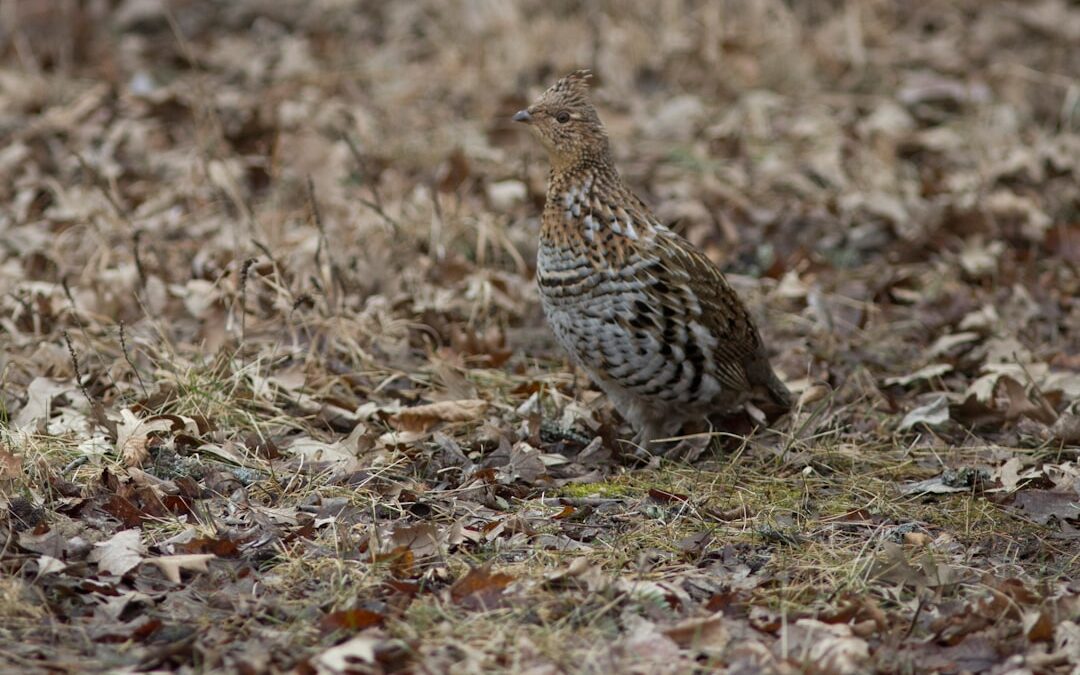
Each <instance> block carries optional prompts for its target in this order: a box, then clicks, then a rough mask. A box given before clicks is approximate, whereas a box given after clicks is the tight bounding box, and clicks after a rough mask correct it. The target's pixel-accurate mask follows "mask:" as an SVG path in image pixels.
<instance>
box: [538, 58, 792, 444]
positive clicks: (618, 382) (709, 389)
mask: <svg viewBox="0 0 1080 675" xmlns="http://www.w3.org/2000/svg"><path fill="white" fill-rule="evenodd" d="M571 77H574V76H571ZM574 84H576V83H574V82H570V83H569V84H568V83H567V81H566V79H565V78H564V80H560V83H559V84H556V86H555V87H552V89H549V90H548V92H546V93H545V95H544V96H542V97H541V99H540V100H539V101H538V102H537V104H535V105H534V106H533V107H531V108H530V109H529V112H530V117H531V118H532V119H536V118H538V117H540V116H541V115H543V114H545V112H546V113H547V114H548V115H549V116H551V117H552V118H553V119H554V118H555V116H556V115H558V114H559V113H560V112H563V111H564V110H569V111H572V112H573V113H574V114H576V115H577V116H578V117H576V118H572V119H571V120H568V121H567V122H565V123H564V124H562V125H560V124H559V122H557V121H555V122H552V123H551V125H552V126H555V125H559V126H557V127H555V131H560V132H563V137H562V140H563V141H566V140H567V139H569V141H575V140H576V141H580V142H579V143H577V144H574V143H569V145H571V146H575V145H576V146H581V147H568V148H564V149H563V154H562V155H559V154H557V153H559V151H560V147H559V143H558V142H551V141H552V139H550V138H545V137H544V133H545V131H549V132H550V131H551V130H546V129H543V128H540V129H539V133H540V134H541V140H544V141H545V145H546V146H548V150H549V154H551V155H552V163H553V169H552V172H551V175H550V178H549V183H548V191H547V201H546V204H545V207H544V212H543V219H542V228H541V233H540V248H539V253H538V258H537V280H538V282H539V285H540V296H541V300H542V303H543V308H544V314H545V316H546V317H547V320H548V323H549V325H550V326H551V329H552V331H553V332H554V333H555V336H556V338H557V339H558V341H559V343H560V344H561V345H562V346H563V347H564V348H565V349H566V351H567V352H568V353H569V354H570V356H571V358H572V359H573V360H574V362H575V363H576V364H577V365H578V366H580V367H581V368H582V369H584V370H585V371H586V372H587V373H588V374H589V376H590V377H591V378H592V379H593V380H594V381H595V382H596V383H597V384H598V385H599V386H600V387H601V388H602V389H603V390H604V392H605V393H606V394H607V395H608V397H609V398H610V399H611V401H612V403H613V404H614V405H615V407H616V408H617V409H618V410H619V412H620V413H621V414H622V415H623V416H624V417H625V418H626V419H627V421H629V422H630V423H631V424H632V425H633V426H634V427H635V429H637V430H638V432H639V433H638V438H637V440H638V442H639V443H646V442H648V441H651V440H654V439H656V438H660V437H664V436H669V435H672V434H675V433H677V432H678V431H679V429H680V428H681V427H682V426H683V425H684V424H685V423H687V422H688V421H690V420H693V419H694V418H705V417H708V416H709V415H712V414H717V413H723V412H726V411H729V410H730V409H732V408H734V407H736V406H738V405H740V404H741V403H743V402H744V401H746V400H747V399H749V398H752V397H757V398H760V399H764V400H769V401H770V402H771V403H772V404H774V405H776V406H780V407H782V408H785V409H786V408H788V407H790V394H789V393H788V391H787V389H786V387H784V385H783V383H782V382H781V381H780V380H779V379H778V378H777V377H776V375H775V374H774V373H773V370H772V368H771V367H770V365H769V363H768V359H767V356H766V353H765V349H764V346H763V343H762V340H761V336H760V334H759V333H758V330H757V328H756V327H755V325H754V322H753V320H752V319H751V317H750V314H749V313H748V312H747V310H746V307H745V306H744V305H743V303H742V302H741V301H740V299H739V298H738V296H737V295H736V294H735V292H734V290H733V289H732V288H731V286H730V285H729V284H728V282H727V280H726V279H725V278H724V275H723V274H722V273H721V272H720V270H719V269H718V268H717V267H716V266H715V265H714V264H713V263H712V261H710V260H709V259H708V258H707V257H705V256H704V254H702V253H701V252H700V251H699V250H697V249H696V248H694V247H693V246H692V245H691V244H690V243H689V242H687V241H686V240H685V239H683V238H682V237H680V236H678V235H677V234H675V233H674V232H672V231H671V230H669V229H668V228H667V227H665V226H664V225H663V224H661V223H660V222H658V221H657V220H656V218H655V217H654V216H653V215H652V214H651V213H650V212H649V210H648V208H647V207H646V206H645V204H644V203H643V202H642V201H641V200H640V199H638V198H637V197H636V196H635V195H634V194H633V193H632V192H631V191H630V190H629V189H628V188H627V187H626V185H625V184H624V183H623V182H622V180H621V178H620V177H619V174H618V172H617V171H616V169H615V167H614V165H613V163H612V161H611V158H610V152H609V151H608V146H607V138H606V134H604V133H603V128H602V126H600V125H599V119H598V118H596V115H595V111H593V110H592V107H591V105H590V104H589V103H588V101H587V99H586V98H585V97H584V95H583V88H584V83H583V82H581V83H580V84H578V86H573V85H574ZM560 89H561V90H562V91H572V92H573V94H574V96H573V100H572V101H568V100H566V97H563V96H559V91H560ZM563 116H564V117H566V115H565V114H564V115H563ZM575 119H582V120H589V121H590V123H589V124H588V125H582V128H579V129H577V131H578V132H579V133H578V136H580V138H575V137H574V134H573V131H574V129H573V128H572V126H569V125H570V122H572V121H574V120H575ZM592 120H595V122H592ZM535 126H540V123H539V122H538V123H536V124H535ZM564 126H565V127H567V128H566V129H562V128H560V127H564ZM598 134H599V135H601V136H602V138H590V135H593V136H595V135H598Z"/></svg>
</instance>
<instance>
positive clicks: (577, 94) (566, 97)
mask: <svg viewBox="0 0 1080 675" xmlns="http://www.w3.org/2000/svg"><path fill="white" fill-rule="evenodd" d="M592 76H593V74H592V71H591V70H575V71H574V72H572V73H570V74H569V75H567V76H565V77H563V78H562V79H560V80H559V81H558V82H556V83H555V84H553V85H551V88H550V89H548V90H547V94H545V98H548V97H550V98H552V99H555V100H559V101H560V102H562V103H563V104H564V105H586V104H588V100H589V80H591V79H592Z"/></svg>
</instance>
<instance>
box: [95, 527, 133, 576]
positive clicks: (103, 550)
mask: <svg viewBox="0 0 1080 675" xmlns="http://www.w3.org/2000/svg"><path fill="white" fill-rule="evenodd" d="M145 552H146V548H145V547H144V546H143V544H142V532H141V531H140V530H137V529H131V530H121V531H120V532H117V533H116V534H114V535H113V536H112V537H110V538H109V539H107V540H106V541H103V542H101V543H98V544H94V550H93V551H91V552H90V555H89V557H88V558H87V559H88V560H89V561H90V562H93V563H97V566H98V570H100V571H102V572H105V573H106V574H115V575H116V576H124V575H125V574H127V573H128V572H129V571H131V570H132V569H134V568H135V567H136V566H137V565H138V564H139V563H140V562H142V560H143V553H145Z"/></svg>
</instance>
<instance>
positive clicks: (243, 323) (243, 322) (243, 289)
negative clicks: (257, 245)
mask: <svg viewBox="0 0 1080 675" xmlns="http://www.w3.org/2000/svg"><path fill="white" fill-rule="evenodd" d="M255 260H256V258H248V259H247V260H245V261H244V264H243V265H241V266H240V346H241V351H240V363H241V365H246V364H245V363H244V353H243V349H242V348H243V346H244V342H245V341H246V340H247V280H248V271H249V270H250V269H251V266H252V265H254V264H255Z"/></svg>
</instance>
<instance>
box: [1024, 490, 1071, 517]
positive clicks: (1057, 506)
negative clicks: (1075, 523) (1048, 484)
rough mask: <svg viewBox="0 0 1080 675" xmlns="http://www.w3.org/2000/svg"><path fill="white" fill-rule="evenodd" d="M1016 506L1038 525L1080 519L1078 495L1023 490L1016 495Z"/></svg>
mask: <svg viewBox="0 0 1080 675" xmlns="http://www.w3.org/2000/svg"><path fill="white" fill-rule="evenodd" d="M1013 503H1014V504H1015V505H1016V506H1018V507H1019V508H1021V509H1022V510H1023V511H1024V513H1025V514H1027V516H1028V517H1029V518H1031V519H1032V520H1034V521H1035V522H1036V523H1040V524H1042V525H1045V524H1047V523H1049V522H1050V521H1051V520H1053V519H1055V518H1056V519H1057V520H1072V519H1075V518H1080V497H1078V496H1077V495H1076V494H1068V493H1065V492H1054V491H1051V490H1021V491H1020V492H1017V493H1016V498H1015V501H1014V502H1013Z"/></svg>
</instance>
